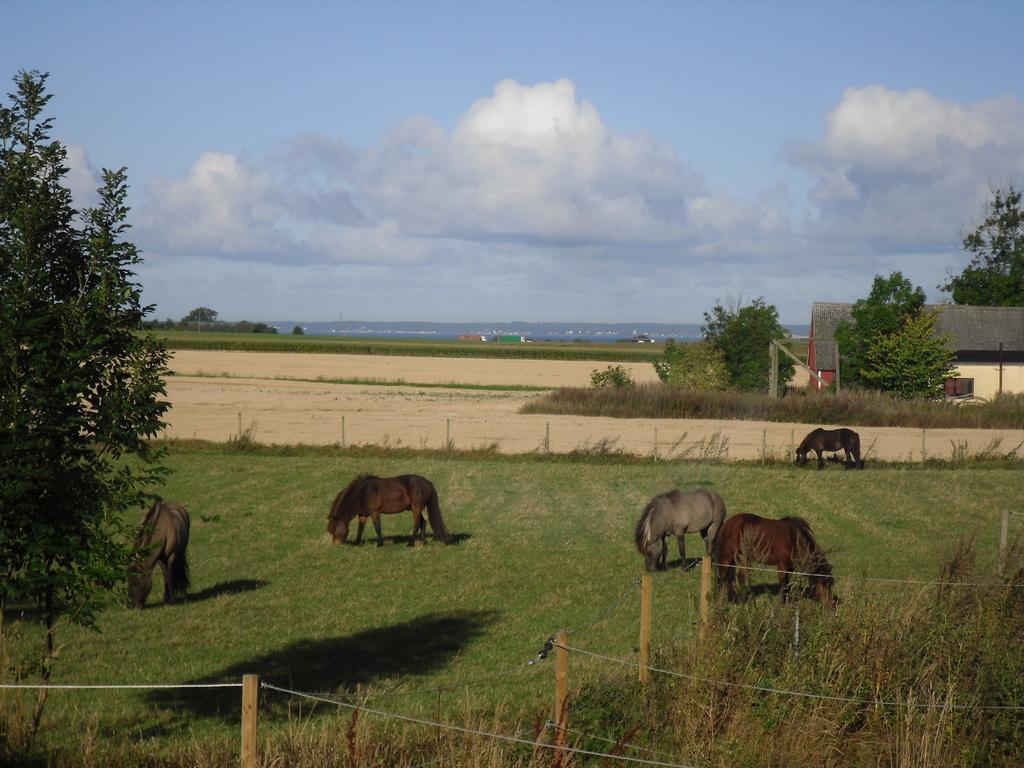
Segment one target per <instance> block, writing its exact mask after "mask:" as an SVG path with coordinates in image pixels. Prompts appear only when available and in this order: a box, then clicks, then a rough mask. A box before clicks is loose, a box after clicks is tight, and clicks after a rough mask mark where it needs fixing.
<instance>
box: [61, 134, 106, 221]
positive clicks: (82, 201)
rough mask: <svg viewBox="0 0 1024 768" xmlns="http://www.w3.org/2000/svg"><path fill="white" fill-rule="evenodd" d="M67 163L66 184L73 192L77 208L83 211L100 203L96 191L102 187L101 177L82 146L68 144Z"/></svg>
mask: <svg viewBox="0 0 1024 768" xmlns="http://www.w3.org/2000/svg"><path fill="white" fill-rule="evenodd" d="M64 148H65V150H66V151H67V155H66V156H65V162H66V165H67V169H68V172H67V175H66V176H65V177H64V182H65V184H66V185H67V187H68V189H69V190H71V199H72V201H73V205H74V206H75V208H78V209H82V208H87V207H91V206H94V205H96V204H97V203H98V202H99V195H97V194H96V190H97V189H98V188H99V186H100V175H99V173H98V172H97V170H96V169H95V168H93V167H92V163H91V162H89V155H88V153H87V152H86V151H85V147H83V146H82V145H81V144H66V145H65V147H64Z"/></svg>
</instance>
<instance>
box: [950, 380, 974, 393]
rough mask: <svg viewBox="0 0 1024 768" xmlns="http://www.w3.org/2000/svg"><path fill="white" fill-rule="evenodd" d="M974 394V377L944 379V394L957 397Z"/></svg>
mask: <svg viewBox="0 0 1024 768" xmlns="http://www.w3.org/2000/svg"><path fill="white" fill-rule="evenodd" d="M973 394H974V379H946V396H947V397H959V396H961V395H973Z"/></svg>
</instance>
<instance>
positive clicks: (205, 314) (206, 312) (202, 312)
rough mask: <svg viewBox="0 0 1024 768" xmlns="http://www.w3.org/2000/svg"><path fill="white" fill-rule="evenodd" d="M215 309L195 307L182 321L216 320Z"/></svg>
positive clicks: (201, 321)
mask: <svg viewBox="0 0 1024 768" xmlns="http://www.w3.org/2000/svg"><path fill="white" fill-rule="evenodd" d="M217 314H218V313H217V310H215V309H210V308H209V307H196V308H195V309H193V310H192V311H191V312H189V313H188V314H187V315H185V316H184V317H183V318H181V322H183V323H215V322H217Z"/></svg>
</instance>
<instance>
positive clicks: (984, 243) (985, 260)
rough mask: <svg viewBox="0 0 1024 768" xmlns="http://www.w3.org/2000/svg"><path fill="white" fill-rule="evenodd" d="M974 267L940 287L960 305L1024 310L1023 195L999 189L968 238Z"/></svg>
mask: <svg viewBox="0 0 1024 768" xmlns="http://www.w3.org/2000/svg"><path fill="white" fill-rule="evenodd" d="M963 247H964V250H965V251H968V252H970V253H971V254H973V255H972V256H971V261H970V263H969V264H968V265H967V266H966V267H965V268H964V271H963V272H961V273H960V274H959V275H957V276H956V277H951V278H950V279H949V280H948V281H947V282H946V284H945V285H941V286H939V287H940V288H941V289H942V290H944V291H950V292H951V293H952V294H953V301H954V302H956V303H957V304H973V305H977V306H989V307H1024V208H1022V206H1021V192H1020V190H1018V189H1016V188H1014V186H1013V184H1010V185H1009V186H1008V187H1007V189H1006V190H1005V191H1003V190H1000V189H997V190H996V191H995V193H994V194H993V197H992V200H990V201H989V202H988V203H987V204H986V206H985V219H984V221H982V223H981V224H979V225H978V227H977V228H976V229H975V230H974V231H973V232H970V233H968V234H967V235H965V236H964V240H963Z"/></svg>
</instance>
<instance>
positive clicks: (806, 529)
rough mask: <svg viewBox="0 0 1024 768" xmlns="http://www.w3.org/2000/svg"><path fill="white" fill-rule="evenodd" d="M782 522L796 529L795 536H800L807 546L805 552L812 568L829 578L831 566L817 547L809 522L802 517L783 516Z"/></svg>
mask: <svg viewBox="0 0 1024 768" xmlns="http://www.w3.org/2000/svg"><path fill="white" fill-rule="evenodd" d="M782 522H784V523H787V524H788V525H790V526H791V527H792V528H794V529H796V532H797V536H799V537H800V539H801V540H802V541H803V543H804V545H805V546H806V547H807V553H806V554H807V556H808V557H809V558H810V566H811V568H813V569H814V572H815V573H817V574H818V575H821V576H827V577H829V578H831V577H832V566H831V565H829V562H828V560H827V559H826V557H825V553H824V552H822V551H821V550H820V549H818V542H817V541H816V540H815V538H814V533H812V532H811V524H810V523H808V522H807V521H806V520H804V519H803V518H802V517H783V518H782Z"/></svg>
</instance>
